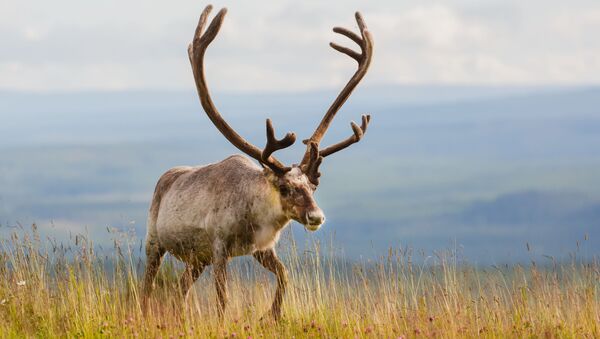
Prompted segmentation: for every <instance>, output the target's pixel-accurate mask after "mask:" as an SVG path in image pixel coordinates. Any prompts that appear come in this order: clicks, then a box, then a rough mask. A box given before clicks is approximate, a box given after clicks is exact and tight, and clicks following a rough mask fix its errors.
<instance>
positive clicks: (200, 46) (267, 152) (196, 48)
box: [188, 5, 296, 174]
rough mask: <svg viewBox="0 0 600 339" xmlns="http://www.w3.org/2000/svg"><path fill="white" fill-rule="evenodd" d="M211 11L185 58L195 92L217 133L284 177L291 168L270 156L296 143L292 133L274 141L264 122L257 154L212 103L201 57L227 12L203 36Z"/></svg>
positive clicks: (207, 10) (204, 13) (206, 12)
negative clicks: (263, 143)
mask: <svg viewBox="0 0 600 339" xmlns="http://www.w3.org/2000/svg"><path fill="white" fill-rule="evenodd" d="M211 10H212V6H211V5H208V6H206V8H204V11H202V15H200V20H199V21H198V26H197V27H196V32H195V34H194V40H193V41H192V43H191V44H190V45H189V46H188V56H189V58H190V63H191V64H192V71H193V73H194V79H195V81H196V89H197V90H198V96H199V97H200V103H201V104H202V107H203V108H204V111H205V112H206V115H208V118H209V119H210V121H212V123H213V124H214V125H215V127H217V129H218V130H219V131H220V132H221V133H222V134H223V135H224V136H225V138H227V140H229V142H231V143H232V144H233V145H234V146H235V147H237V148H238V149H239V150H240V151H242V152H244V153H246V154H248V155H249V156H251V157H252V158H254V159H256V160H258V162H260V163H261V164H262V165H265V166H267V167H269V168H270V169H271V170H273V171H274V172H276V173H278V174H282V173H285V172H287V171H289V170H290V167H286V166H284V165H283V164H282V163H281V162H279V161H278V160H277V159H275V157H273V156H272V155H271V154H272V153H273V152H274V151H277V150H280V149H283V148H286V147H289V146H291V145H292V144H293V143H294V142H295V141H296V136H295V135H294V134H293V133H288V134H287V135H286V136H285V137H284V138H283V139H281V140H277V139H276V138H275V132H274V130H273V125H272V124H271V121H270V119H268V120H267V145H266V146H265V149H264V150H260V149H259V148H258V147H256V146H254V145H252V144H251V143H249V142H248V141H246V140H245V139H244V138H243V137H242V136H240V135H239V134H238V133H236V131H235V130H233V128H231V126H229V124H227V122H226V121H225V119H223V117H222V116H221V114H220V113H219V111H218V110H217V108H216V107H215V104H214V103H213V101H212V99H211V97H210V93H209V91H208V86H207V85H206V79H205V76H204V75H205V73H204V54H205V53H206V49H207V48H208V46H209V45H210V43H211V42H212V41H213V40H214V39H215V37H216V36H217V33H219V29H220V28H221V25H222V24H223V19H224V18H225V14H227V9H226V8H223V9H221V10H220V11H219V13H217V15H216V16H215V17H214V19H213V20H212V22H211V23H210V25H209V26H208V28H207V29H206V32H204V34H203V32H202V31H203V30H204V26H205V25H206V20H207V18H208V15H209V14H210V12H211Z"/></svg>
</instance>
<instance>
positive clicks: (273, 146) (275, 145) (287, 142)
mask: <svg viewBox="0 0 600 339" xmlns="http://www.w3.org/2000/svg"><path fill="white" fill-rule="evenodd" d="M294 142H296V134H294V133H291V132H290V133H287V134H286V135H285V137H283V139H281V140H277V138H276V137H275V130H274V129H273V123H272V122H271V119H267V144H266V146H265V148H264V149H263V151H262V154H261V157H260V158H261V161H262V163H264V164H265V165H267V166H269V168H271V169H272V170H273V171H274V172H277V173H280V174H281V173H285V172H287V171H289V170H291V167H283V168H279V167H277V166H275V165H274V164H273V163H272V161H271V159H272V158H271V154H272V153H273V152H275V151H278V150H280V149H283V148H287V147H290V146H292V144H293V143H294Z"/></svg>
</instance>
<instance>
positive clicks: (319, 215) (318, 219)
mask: <svg viewBox="0 0 600 339" xmlns="http://www.w3.org/2000/svg"><path fill="white" fill-rule="evenodd" d="M307 219H308V220H307V221H308V223H309V224H310V225H321V224H322V223H323V222H325V215H323V211H321V210H320V209H317V210H312V211H310V212H308V214H307Z"/></svg>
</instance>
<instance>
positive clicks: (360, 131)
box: [319, 114, 371, 157]
mask: <svg viewBox="0 0 600 339" xmlns="http://www.w3.org/2000/svg"><path fill="white" fill-rule="evenodd" d="M370 121H371V116H370V115H364V114H363V116H362V123H361V124H360V127H359V126H358V125H357V124H356V123H355V122H354V121H352V122H350V126H351V127H352V131H353V132H354V134H352V135H351V136H350V137H348V138H347V139H345V140H343V141H340V142H338V143H337V144H334V145H331V146H329V147H326V148H324V149H322V150H320V151H319V155H321V156H322V157H326V156H328V155H331V154H333V153H335V152H337V151H341V150H343V149H344V148H346V147H348V146H350V145H352V144H354V143H356V142H359V141H360V139H362V137H363V136H364V134H365V133H366V132H367V126H369V122H370Z"/></svg>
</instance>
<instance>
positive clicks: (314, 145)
mask: <svg viewBox="0 0 600 339" xmlns="http://www.w3.org/2000/svg"><path fill="white" fill-rule="evenodd" d="M211 10H212V6H211V5H208V6H207V7H206V8H205V9H204V11H203V12H202V15H201V16H200V20H199V22H198V26H197V28H196V32H195V34H194V39H193V41H192V43H191V44H190V45H189V46H188V56H189V58H190V63H191V64H192V71H193V73H194V79H195V81H196V88H197V90H198V96H199V97H200V102H201V104H202V107H203V108H204V111H205V112H206V114H207V115H208V117H209V119H210V120H211V121H212V122H213V124H214V125H215V126H216V127H217V129H218V130H219V131H220V132H221V133H222V134H223V135H224V136H225V138H227V140H229V141H230V142H231V143H232V144H233V145H234V146H235V147H237V148H238V149H239V150H241V151H242V152H244V153H246V154H248V155H249V156H251V157H252V158H254V159H256V160H257V161H258V162H259V163H260V164H261V166H263V168H264V169H265V172H266V173H267V176H268V177H269V178H270V182H271V183H272V184H273V185H274V188H275V189H276V190H277V192H279V196H280V199H281V204H282V206H283V209H284V211H285V212H286V213H287V214H288V215H289V217H290V218H292V219H294V220H296V221H298V222H300V223H302V224H303V225H305V226H306V228H308V229H309V230H313V231H314V230H316V229H318V228H319V227H320V225H321V224H322V223H323V222H324V221H325V216H324V215H323V212H322V211H321V209H320V208H319V207H318V206H317V204H316V203H315V201H314V198H313V193H314V192H315V190H316V189H317V186H318V185H319V177H320V176H321V173H320V172H319V166H320V165H321V163H322V162H323V158H325V157H327V156H329V155H331V154H333V153H335V152H337V151H340V150H342V149H344V148H346V147H348V146H350V145H352V144H353V143H356V142H358V141H360V140H361V138H362V137H363V135H364V133H365V132H366V131H367V126H368V124H369V121H370V120H371V116H370V115H363V116H362V124H361V126H358V125H357V124H356V123H354V122H351V124H350V126H351V127H352V131H353V134H352V135H351V136H350V137H348V138H347V139H345V140H343V141H341V142H339V143H337V144H334V145H331V146H328V147H325V148H323V149H320V142H321V139H322V138H323V136H324V135H325V132H327V128H328V127H329V125H330V124H331V121H332V120H333V118H334V117H335V114H336V113H337V112H338V111H339V109H340V108H341V106H342V105H343V104H344V103H345V102H346V100H347V99H348V97H349V96H350V94H352V91H353V90H354V89H355V88H356V86H357V85H358V83H359V82H360V81H361V80H362V78H363V77H364V76H365V74H366V73H367V70H368V68H369V64H370V63H371V56H372V55H373V38H372V36H371V34H370V32H369V31H368V30H367V26H366V25H365V22H364V20H363V18H362V16H361V15H360V13H358V12H357V13H356V15H355V16H356V22H357V24H358V28H359V29H360V35H358V34H356V33H354V32H352V31H350V30H348V29H345V28H341V27H335V28H334V29H333V31H334V32H335V33H338V34H341V35H344V36H346V37H348V38H350V39H351V40H352V41H354V42H355V43H357V44H358V45H359V47H360V49H361V52H360V53H358V52H355V51H353V50H351V49H349V48H346V47H342V46H339V45H337V44H335V43H330V46H331V47H332V48H333V49H335V50H337V51H339V52H341V53H344V54H346V55H348V56H350V57H351V58H353V59H354V60H356V62H357V63H358V69H357V71H356V72H355V73H354V75H353V76H352V78H350V80H349V81H348V83H347V84H346V86H344V88H343V89H342V91H341V92H340V94H339V95H338V96H337V98H336V99H335V100H334V102H333V104H332V105H331V106H330V107H329V109H328V110H327V112H326V113H325V116H324V117H323V119H322V120H321V123H320V124H319V126H317V129H316V130H315V132H314V133H313V134H312V136H311V137H310V138H308V139H306V140H304V141H303V142H304V144H305V145H306V152H305V153H304V156H303V157H302V161H301V162H300V164H299V165H293V166H291V167H288V166H285V165H283V164H282V163H281V162H279V161H278V160H277V159H276V158H275V157H274V156H273V155H272V154H273V152H275V151H277V150H280V149H284V148H287V147H290V146H291V145H292V144H293V143H294V142H295V141H296V135H295V134H294V133H287V134H286V135H285V136H284V137H283V138H282V139H277V138H276V137H275V131H274V129H273V124H272V122H271V119H267V143H266V145H265V147H264V148H263V149H262V150H261V149H260V148H258V147H256V146H254V145H252V144H250V143H249V142H248V141H246V140H245V139H244V138H242V137H241V136H240V135H239V134H237V133H236V132H235V131H234V130H233V128H231V126H229V124H227V122H226V121H225V120H224V119H223V117H222V116H221V114H220V113H219V111H218V110H217V108H216V107H215V105H214V103H213V101H212V99H211V97H210V94H209V91H208V87H207V85H206V79H205V74H204V54H205V53H206V49H207V48H208V45H210V43H211V42H212V41H213V40H214V39H215V37H216V36H217V33H218V32H219V29H220V28H221V25H222V23H223V19H224V18H225V14H226V13H227V9H226V8H223V9H221V10H220V11H219V13H218V14H217V15H216V16H215V18H214V19H213V20H212V22H211V23H210V25H209V26H208V28H207V29H206V32H203V30H204V26H205V25H206V20H207V18H208V15H209V13H210V11H211Z"/></svg>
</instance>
